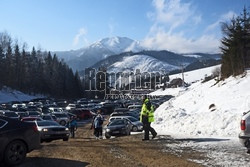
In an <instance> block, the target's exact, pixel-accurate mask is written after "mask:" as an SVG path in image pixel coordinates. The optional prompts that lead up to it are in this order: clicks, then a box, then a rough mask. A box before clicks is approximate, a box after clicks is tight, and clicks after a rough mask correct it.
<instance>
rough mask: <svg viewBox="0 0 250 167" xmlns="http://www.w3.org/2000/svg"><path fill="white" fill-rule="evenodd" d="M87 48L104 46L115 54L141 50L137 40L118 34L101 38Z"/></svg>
mask: <svg viewBox="0 0 250 167" xmlns="http://www.w3.org/2000/svg"><path fill="white" fill-rule="evenodd" d="M89 48H92V49H93V48H96V49H100V48H105V49H108V50H110V51H112V52H114V53H115V54H119V53H122V52H126V51H140V50H143V49H142V47H141V46H140V43H139V42H138V41H135V40H132V39H130V38H127V37H119V36H115V37H110V38H103V39H101V40H99V41H96V42H95V43H93V44H92V45H90V46H89Z"/></svg>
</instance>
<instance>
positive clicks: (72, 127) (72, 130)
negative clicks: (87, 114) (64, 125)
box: [69, 116, 77, 138]
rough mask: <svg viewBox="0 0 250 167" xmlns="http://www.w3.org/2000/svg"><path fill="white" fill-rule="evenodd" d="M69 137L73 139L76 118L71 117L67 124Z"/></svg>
mask: <svg viewBox="0 0 250 167" xmlns="http://www.w3.org/2000/svg"><path fill="white" fill-rule="evenodd" d="M69 128H70V135H71V137H72V138H75V131H76V130H77V121H76V117H75V116H72V117H71V119H70V122H69Z"/></svg>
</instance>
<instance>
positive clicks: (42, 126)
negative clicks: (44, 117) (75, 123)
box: [35, 121, 70, 142]
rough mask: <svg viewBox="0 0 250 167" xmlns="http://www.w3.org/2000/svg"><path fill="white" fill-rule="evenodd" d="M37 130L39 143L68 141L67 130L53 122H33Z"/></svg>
mask: <svg viewBox="0 0 250 167" xmlns="http://www.w3.org/2000/svg"><path fill="white" fill-rule="evenodd" d="M35 123H36V125H37V129H38V131H39V132H40V136H41V142H44V141H46V142H51V141H52V140H58V139H63V141H68V140H69V135H70V132H69V129H68V128H67V127H65V126H62V125H60V124H58V123H57V122H55V121H35Z"/></svg>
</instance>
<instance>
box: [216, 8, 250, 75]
mask: <svg viewBox="0 0 250 167" xmlns="http://www.w3.org/2000/svg"><path fill="white" fill-rule="evenodd" d="M221 27H222V32H223V38H222V40H221V47H220V49H221V51H222V53H223V56H222V66H221V77H222V79H223V78H227V77H229V76H231V75H233V76H236V75H239V74H242V73H244V71H245V69H246V68H249V67H250V14H249V11H247V9H246V7H244V9H243V12H242V13H241V14H240V15H239V16H237V17H234V18H232V19H231V20H230V22H229V23H222V26H221Z"/></svg>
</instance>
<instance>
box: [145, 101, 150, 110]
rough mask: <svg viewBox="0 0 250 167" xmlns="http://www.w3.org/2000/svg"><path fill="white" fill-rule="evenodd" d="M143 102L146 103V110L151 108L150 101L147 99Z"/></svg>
mask: <svg viewBox="0 0 250 167" xmlns="http://www.w3.org/2000/svg"><path fill="white" fill-rule="evenodd" d="M145 104H146V108H147V110H151V102H150V101H147V102H146V103H145Z"/></svg>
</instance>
